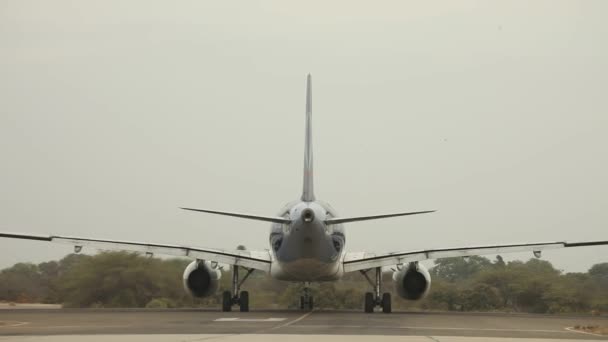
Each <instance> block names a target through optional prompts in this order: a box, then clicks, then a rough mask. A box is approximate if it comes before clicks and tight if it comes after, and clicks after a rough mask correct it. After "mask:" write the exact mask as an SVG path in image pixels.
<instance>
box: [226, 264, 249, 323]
mask: <svg viewBox="0 0 608 342" xmlns="http://www.w3.org/2000/svg"><path fill="white" fill-rule="evenodd" d="M245 269H246V270H247V273H245V276H244V277H243V279H241V281H239V267H238V266H236V265H234V266H232V291H224V292H223V293H222V311H223V312H228V311H232V306H233V305H238V306H239V307H240V309H241V312H248V311H249V292H247V291H241V285H243V283H244V282H245V280H247V278H248V277H249V275H250V274H251V273H253V268H245Z"/></svg>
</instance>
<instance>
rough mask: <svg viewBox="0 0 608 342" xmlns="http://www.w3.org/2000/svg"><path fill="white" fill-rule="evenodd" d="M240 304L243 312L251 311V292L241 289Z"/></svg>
mask: <svg viewBox="0 0 608 342" xmlns="http://www.w3.org/2000/svg"><path fill="white" fill-rule="evenodd" d="M239 305H240V307H241V312H249V292H247V291H241V295H240V296H239Z"/></svg>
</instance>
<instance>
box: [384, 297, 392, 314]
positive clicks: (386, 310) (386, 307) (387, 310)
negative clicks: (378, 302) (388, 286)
mask: <svg viewBox="0 0 608 342" xmlns="http://www.w3.org/2000/svg"><path fill="white" fill-rule="evenodd" d="M382 312H384V313H391V294H390V293H388V292H385V293H384V294H383V295H382Z"/></svg>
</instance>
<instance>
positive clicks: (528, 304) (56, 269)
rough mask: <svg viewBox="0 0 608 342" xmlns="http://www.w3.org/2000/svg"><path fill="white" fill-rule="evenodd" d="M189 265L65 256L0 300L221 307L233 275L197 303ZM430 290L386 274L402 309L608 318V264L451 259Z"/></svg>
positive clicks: (437, 269)
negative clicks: (413, 289) (411, 296)
mask: <svg viewBox="0 0 608 342" xmlns="http://www.w3.org/2000/svg"><path fill="white" fill-rule="evenodd" d="M189 262H191V260H184V259H159V258H150V257H146V256H142V255H138V254H134V253H127V252H102V253H99V254H96V255H82V254H70V255H68V256H66V257H64V258H63V259H61V260H58V261H49V262H43V263H40V264H32V263H18V264H15V265H14V266H12V267H9V268H6V269H4V270H2V271H0V301H5V302H16V303H33V302H35V303H60V304H62V305H63V306H64V307H89V308H90V307H148V308H177V307H208V306H210V307H214V308H217V307H219V304H220V296H219V294H220V293H221V291H223V290H228V289H230V272H227V271H228V270H225V271H224V272H223V273H224V274H223V275H222V279H221V284H220V291H218V294H217V295H215V296H211V297H209V298H204V299H195V298H191V297H190V296H189V295H187V294H186V293H185V292H184V290H183V286H182V273H183V270H184V269H185V268H186V266H187V265H188V263H189ZM430 273H431V276H432V286H431V291H430V293H429V295H428V296H427V297H426V298H424V299H423V300H421V301H417V302H409V301H405V300H402V299H400V298H399V297H398V295H397V294H396V292H395V291H394V284H393V281H392V279H391V275H392V272H387V273H385V274H384V275H383V280H384V284H385V291H389V292H392V296H393V298H394V299H393V308H394V309H401V310H456V311H513V312H535V313H572V312H581V313H582V312H585V313H588V312H592V311H595V312H608V263H600V264H596V265H593V266H592V267H591V268H590V269H589V270H588V271H587V272H584V273H564V272H562V271H560V270H557V269H555V267H553V265H551V263H550V262H548V261H544V260H539V259H530V260H528V261H525V262H523V261H510V262H505V261H504V260H503V259H502V258H501V257H500V256H497V257H496V259H495V260H490V259H488V258H485V257H469V258H449V259H441V260H437V261H436V262H435V266H434V267H433V268H432V269H431V270H430ZM243 288H244V289H246V290H248V291H249V292H250V293H251V299H250V301H251V304H250V305H251V307H253V308H256V307H257V308H286V307H287V308H296V307H297V306H298V303H299V296H300V293H301V291H302V284H297V283H288V282H282V281H278V280H274V279H272V278H270V277H269V276H268V275H266V274H264V273H263V272H254V273H253V274H252V276H251V277H250V278H249V279H248V280H247V282H246V283H245V285H244V287H243ZM370 290H371V287H370V285H369V284H368V283H367V281H366V280H365V278H363V277H362V276H361V275H360V274H358V273H351V274H347V275H346V276H345V277H344V278H343V279H342V280H340V281H338V282H327V283H319V284H313V288H312V292H313V296H314V297H315V306H317V307H320V308H332V309H361V308H362V305H363V296H364V293H365V292H367V291H370Z"/></svg>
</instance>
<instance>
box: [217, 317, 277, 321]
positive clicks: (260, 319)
mask: <svg viewBox="0 0 608 342" xmlns="http://www.w3.org/2000/svg"><path fill="white" fill-rule="evenodd" d="M286 319H287V318H278V317H270V318H239V317H224V318H216V319H214V320H213V321H214V322H282V321H284V320H286Z"/></svg>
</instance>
